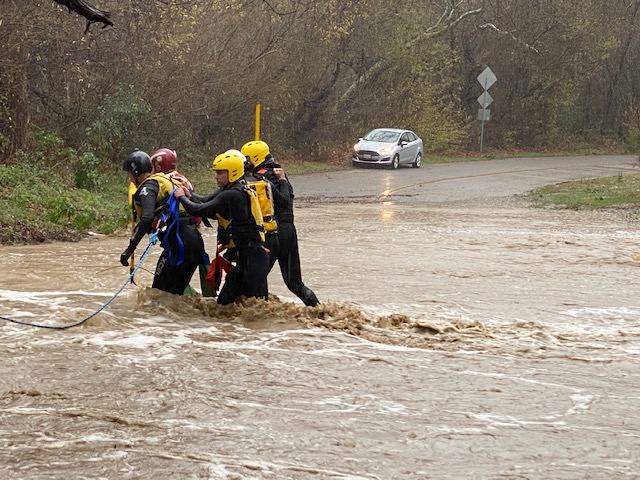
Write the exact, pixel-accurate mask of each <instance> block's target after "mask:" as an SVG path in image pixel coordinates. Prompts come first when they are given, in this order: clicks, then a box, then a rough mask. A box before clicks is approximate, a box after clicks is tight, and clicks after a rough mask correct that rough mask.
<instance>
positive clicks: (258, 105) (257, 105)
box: [255, 103, 260, 141]
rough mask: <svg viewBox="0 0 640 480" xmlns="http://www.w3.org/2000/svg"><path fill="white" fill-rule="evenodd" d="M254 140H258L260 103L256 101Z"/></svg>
mask: <svg viewBox="0 0 640 480" xmlns="http://www.w3.org/2000/svg"><path fill="white" fill-rule="evenodd" d="M255 139H256V141H258V140H260V104H259V103H256V138H255Z"/></svg>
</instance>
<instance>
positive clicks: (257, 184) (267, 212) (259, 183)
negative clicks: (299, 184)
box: [247, 175, 278, 233]
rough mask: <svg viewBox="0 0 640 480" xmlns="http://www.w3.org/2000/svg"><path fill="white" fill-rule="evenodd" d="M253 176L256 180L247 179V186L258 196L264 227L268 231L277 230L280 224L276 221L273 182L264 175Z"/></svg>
mask: <svg viewBox="0 0 640 480" xmlns="http://www.w3.org/2000/svg"><path fill="white" fill-rule="evenodd" d="M253 178H255V180H247V186H248V187H249V188H250V189H252V190H253V191H254V192H255V193H256V195H257V196H258V204H259V205H260V212H261V213H262V223H263V224H264V228H265V230H266V232H267V233H272V232H275V231H277V230H278V224H277V223H276V209H275V203H274V201H273V190H272V187H271V182H270V181H269V180H267V179H265V178H264V177H263V176H262V175H261V176H259V177H257V176H253Z"/></svg>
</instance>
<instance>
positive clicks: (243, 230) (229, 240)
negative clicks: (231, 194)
mask: <svg viewBox="0 0 640 480" xmlns="http://www.w3.org/2000/svg"><path fill="white" fill-rule="evenodd" d="M229 188H230V189H235V190H240V191H241V192H243V195H246V199H247V206H248V207H249V211H250V212H251V219H250V221H249V222H245V223H239V222H238V221H237V220H236V222H235V223H234V222H233V220H232V219H228V218H224V217H223V216H222V215H220V214H219V213H216V220H218V225H219V227H220V228H219V229H218V243H220V244H221V245H222V246H223V247H224V248H234V247H235V246H237V245H238V244H239V243H242V242H243V241H244V240H245V239H246V240H259V241H261V242H264V239H265V236H264V232H265V228H264V222H263V220H262V210H261V209H260V202H259V200H258V195H257V194H256V192H255V190H253V189H252V188H250V187H249V186H248V185H247V184H246V182H243V181H241V182H236V183H235V184H234V185H232V186H231V187H229Z"/></svg>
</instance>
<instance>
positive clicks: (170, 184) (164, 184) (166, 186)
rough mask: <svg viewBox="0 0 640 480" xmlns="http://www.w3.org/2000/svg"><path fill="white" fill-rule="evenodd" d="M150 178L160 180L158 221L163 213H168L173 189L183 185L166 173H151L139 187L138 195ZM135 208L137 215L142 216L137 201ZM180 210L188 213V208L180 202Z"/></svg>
mask: <svg viewBox="0 0 640 480" xmlns="http://www.w3.org/2000/svg"><path fill="white" fill-rule="evenodd" d="M149 180H155V181H157V182H158V187H159V190H158V197H157V199H156V208H155V212H156V221H157V220H159V219H160V217H161V216H162V214H163V213H165V214H166V213H167V209H168V201H169V198H170V197H171V193H172V192H173V190H174V189H175V188H177V187H181V186H182V183H180V182H179V181H178V180H176V179H171V178H169V177H168V176H167V175H166V174H164V173H154V174H152V175H149V176H148V177H147V178H146V179H145V181H144V182H142V184H141V185H140V186H139V187H138V189H137V190H136V193H135V194H136V195H138V193H139V191H140V189H141V188H144V184H145V182H147V181H149ZM133 208H134V210H135V214H136V215H137V217H140V215H142V209H141V208H140V205H139V204H137V203H136V202H133ZM179 212H180V213H186V210H185V209H184V207H183V206H182V205H181V204H180V206H179Z"/></svg>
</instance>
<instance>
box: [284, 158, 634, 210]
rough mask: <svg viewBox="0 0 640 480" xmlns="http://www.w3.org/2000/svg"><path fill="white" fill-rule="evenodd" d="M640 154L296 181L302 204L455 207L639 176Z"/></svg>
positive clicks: (455, 165) (514, 160) (477, 163)
mask: <svg viewBox="0 0 640 480" xmlns="http://www.w3.org/2000/svg"><path fill="white" fill-rule="evenodd" d="M638 172H640V163H639V162H638V157H637V156H635V155H616V156H614V155H597V156H572V157H537V158H510V159H500V160H483V161H475V162H463V163H446V164H438V165H428V164H427V165H424V164H423V166H422V168H419V169H415V168H410V167H405V168H400V169H398V170H383V169H369V168H367V169H352V170H345V171H339V172H330V173H317V174H309V175H297V176H292V177H291V181H292V183H293V185H294V187H295V190H296V197H297V198H299V199H313V198H318V199H322V200H325V201H326V200H329V201H330V200H332V199H335V200H339V199H344V200H357V199H367V198H369V199H370V198H371V197H374V198H379V199H385V198H389V199H392V200H393V201H396V202H398V201H407V202H416V201H418V202H421V203H422V202H449V201H462V200H473V199H480V198H491V197H508V196H513V195H518V194H522V193H525V192H528V191H529V190H532V189H535V188H538V187H541V186H544V185H549V184H553V183H560V182H565V181H569V180H578V179H586V178H596V177H606V176H614V175H618V174H620V173H623V174H627V173H638Z"/></svg>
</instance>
